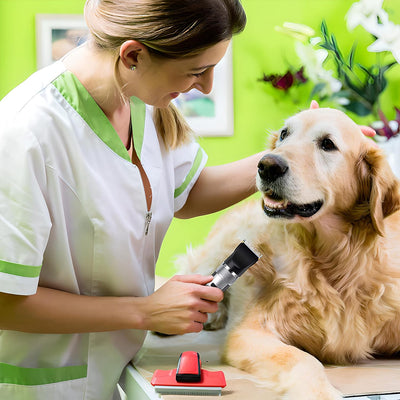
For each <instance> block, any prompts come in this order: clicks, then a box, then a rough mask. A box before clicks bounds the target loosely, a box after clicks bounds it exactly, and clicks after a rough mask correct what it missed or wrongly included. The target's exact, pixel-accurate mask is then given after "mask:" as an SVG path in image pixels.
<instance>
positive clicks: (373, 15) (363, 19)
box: [260, 0, 400, 139]
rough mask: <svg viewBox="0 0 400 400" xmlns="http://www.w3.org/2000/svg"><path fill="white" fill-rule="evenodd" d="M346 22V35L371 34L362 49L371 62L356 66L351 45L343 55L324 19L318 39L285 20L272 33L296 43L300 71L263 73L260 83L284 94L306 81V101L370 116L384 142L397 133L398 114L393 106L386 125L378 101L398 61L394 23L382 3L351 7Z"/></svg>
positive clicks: (372, 0) (398, 28) (398, 29)
mask: <svg viewBox="0 0 400 400" xmlns="http://www.w3.org/2000/svg"><path fill="white" fill-rule="evenodd" d="M346 20H347V28H348V30H349V31H352V30H353V29H354V28H356V27H357V26H361V27H363V28H364V29H365V31H366V32H368V33H369V34H370V35H371V39H372V40H371V41H372V43H371V44H370V45H369V46H368V47H367V51H368V52H370V53H376V62H375V63H373V64H371V65H363V64H361V63H360V62H357V60H356V51H357V45H353V47H352V48H351V50H350V51H349V52H348V54H347V55H345V54H344V53H343V51H342V50H341V48H340V46H339V44H338V41H337V39H336V36H335V35H334V34H333V33H331V32H329V30H328V26H327V23H326V22H325V21H322V23H321V27H320V31H321V34H320V36H317V35H316V33H315V31H314V30H313V29H312V28H310V27H308V26H306V25H302V24H295V23H289V22H286V23H285V24H283V26H282V27H276V29H277V30H278V31H280V32H283V33H285V34H289V35H291V36H292V37H294V38H295V39H296V42H295V51H296V54H297V56H298V57H299V59H300V61H301V68H300V69H298V70H296V69H293V68H291V69H289V70H288V71H287V72H285V74H283V75H281V76H280V75H277V74H272V75H266V74H264V76H263V78H262V79H260V80H261V81H263V82H269V83H271V84H272V85H273V86H274V87H276V88H277V89H280V90H284V91H286V92H287V91H289V90H290V89H291V88H292V87H296V86H299V85H302V84H303V83H305V82H308V81H310V82H311V83H312V90H311V93H310V98H317V99H318V100H319V101H324V100H329V101H330V102H332V103H334V105H335V106H338V107H343V108H344V109H346V110H347V111H351V112H352V113H354V114H356V115H357V116H360V117H366V116H372V117H373V118H375V119H377V120H379V121H378V122H377V123H375V124H374V125H373V127H374V128H375V130H376V131H377V133H378V135H381V136H385V137H386V138H388V139H389V138H391V137H392V136H395V135H397V134H398V133H399V130H400V128H399V126H400V110H399V108H396V107H394V110H395V119H394V120H392V121H389V120H388V118H386V116H385V113H384V112H383V111H382V107H381V101H380V99H381V94H382V93H383V92H384V91H385V89H386V88H387V85H388V81H387V78H386V73H387V71H389V70H390V69H391V68H393V67H394V66H396V65H397V64H398V63H400V25H396V24H394V23H393V22H391V21H390V19H389V15H388V13H387V12H386V11H385V10H384V9H383V0H360V1H357V2H355V3H353V4H352V6H351V7H350V9H349V11H348V12H347V14H346ZM330 67H331V69H330ZM332 68H333V69H332ZM299 73H300V75H299ZM298 75H299V76H300V78H297V76H298ZM399 102H400V99H399ZM391 112H393V110H392V111H391Z"/></svg>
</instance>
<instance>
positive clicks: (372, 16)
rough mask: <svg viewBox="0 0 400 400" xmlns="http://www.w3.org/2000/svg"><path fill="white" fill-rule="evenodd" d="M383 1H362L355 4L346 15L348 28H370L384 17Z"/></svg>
mask: <svg viewBox="0 0 400 400" xmlns="http://www.w3.org/2000/svg"><path fill="white" fill-rule="evenodd" d="M382 4H383V0H360V1H358V2H356V3H353V4H352V5H351V7H350V9H349V11H348V12H347V14H346V20H347V28H348V29H349V30H353V29H354V28H355V27H356V26H358V25H362V26H363V27H365V26H370V25H371V24H373V23H376V22H377V17H380V18H381V17H382V14H383V13H384V11H383V10H382Z"/></svg>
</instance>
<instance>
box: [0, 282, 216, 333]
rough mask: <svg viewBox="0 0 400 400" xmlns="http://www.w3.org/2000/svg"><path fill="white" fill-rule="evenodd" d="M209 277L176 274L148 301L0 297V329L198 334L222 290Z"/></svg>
mask: <svg viewBox="0 0 400 400" xmlns="http://www.w3.org/2000/svg"><path fill="white" fill-rule="evenodd" d="M211 280H212V277H204V276H200V275H185V276H175V277H173V278H171V279H170V280H169V281H168V282H166V283H165V285H163V286H162V287H161V288H160V289H159V290H157V291H156V292H154V293H153V294H152V295H150V296H147V297H97V296H83V295H78V294H72V293H67V292H63V291H60V290H54V289H49V288H44V287H39V288H38V291H37V293H36V294H35V295H32V296H17V295H11V294H5V293H0V329H6V330H16V331H22V332H30V333H82V332H103V331H113V330H120V329H144V330H154V331H157V332H162V333H167V334H183V333H189V332H200V331H201V330H202V329H203V323H204V322H206V321H207V313H209V312H210V313H212V312H215V311H217V308H218V305H217V303H216V302H219V301H221V300H222V298H223V293H222V291H221V290H219V289H217V288H213V287H208V286H203V285H204V284H205V283H207V282H210V281H211Z"/></svg>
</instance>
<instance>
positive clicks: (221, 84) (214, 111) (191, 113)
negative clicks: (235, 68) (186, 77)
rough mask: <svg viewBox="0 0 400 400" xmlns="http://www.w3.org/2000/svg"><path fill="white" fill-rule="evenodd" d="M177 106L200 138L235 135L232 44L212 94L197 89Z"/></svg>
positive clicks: (218, 69)
mask: <svg viewBox="0 0 400 400" xmlns="http://www.w3.org/2000/svg"><path fill="white" fill-rule="evenodd" d="M174 104H175V105H176V106H177V107H178V108H179V110H180V111H181V113H182V114H183V115H184V117H185V119H186V121H187V122H188V123H189V125H190V127H191V128H192V129H193V131H194V132H195V133H196V134H197V135H198V136H231V135H233V89H232V45H229V47H228V50H227V52H226V54H225V56H224V57H223V58H222V60H221V61H220V62H219V63H218V64H217V66H216V67H215V71H214V85H213V89H212V91H211V93H210V94H208V95H204V94H203V93H201V92H199V91H198V90H196V89H193V90H191V91H190V92H189V93H182V94H181V95H180V96H179V97H178V98H177V99H175V100H174Z"/></svg>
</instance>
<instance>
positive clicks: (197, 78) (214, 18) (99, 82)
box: [0, 0, 260, 400]
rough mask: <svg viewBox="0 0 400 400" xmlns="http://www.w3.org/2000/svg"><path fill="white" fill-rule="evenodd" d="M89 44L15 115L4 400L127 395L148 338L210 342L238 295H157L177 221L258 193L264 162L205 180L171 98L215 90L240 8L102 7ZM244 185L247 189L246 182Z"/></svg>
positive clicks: (118, 0)
mask: <svg viewBox="0 0 400 400" xmlns="http://www.w3.org/2000/svg"><path fill="white" fill-rule="evenodd" d="M85 18H86V22H87V25H88V27H89V30H90V39H89V41H88V43H87V44H86V45H84V46H82V47H80V48H78V49H77V50H75V51H73V52H71V53H69V54H68V55H67V56H66V57H65V58H64V59H63V60H62V61H60V62H56V63H55V64H54V65H52V66H50V67H47V68H45V69H43V70H41V71H38V72H37V73H35V74H34V75H33V76H32V77H30V78H29V79H28V80H27V81H25V82H24V83H22V84H21V85H20V86H19V87H18V88H16V89H14V90H13V91H12V92H11V93H10V94H9V95H8V96H6V98H5V99H4V100H3V101H2V102H1V103H0V116H1V120H2V124H1V128H0V154H1V160H2V162H1V167H0V168H1V176H2V177H3V178H2V179H1V180H0V199H1V201H0V204H1V205H0V207H1V218H0V232H1V239H2V246H1V250H0V292H1V294H0V321H1V322H0V329H2V331H1V335H0V398H2V399H3V398H4V399H13V400H15V399H40V400H46V399H68V400H76V399H85V400H89V399H91V400H102V399H111V398H117V397H116V396H117V391H116V384H117V382H118V379H119V377H120V375H121V372H122V370H123V368H124V367H125V366H126V364H127V363H128V362H129V361H130V360H131V359H132V358H133V357H134V355H135V354H136V352H137V351H138V349H139V348H140V346H141V345H142V342H143V340H144V337H145V332H146V330H156V331H159V332H164V333H170V334H183V333H187V332H199V331H200V330H201V329H202V324H203V323H204V322H205V321H206V320H207V313H212V312H215V311H216V310H217V302H219V301H221V299H222V297H223V294H222V292H221V291H220V290H219V289H217V288H212V287H207V286H204V284H205V283H207V282H209V281H210V280H211V277H202V276H176V277H174V278H172V279H171V280H170V281H168V282H167V283H166V284H165V285H164V286H163V287H162V288H161V289H159V290H157V291H156V292H154V293H153V288H154V269H155V263H156V260H157V256H158V253H159V249H160V246H161V242H162V240H163V237H164V235H165V232H166V230H167V228H168V226H169V224H170V222H171V220H172V218H173V216H174V215H175V216H177V217H179V218H189V217H194V216H197V215H201V214H205V213H210V212H214V211H217V210H220V209H222V208H225V207H227V206H229V205H231V204H233V203H236V202H238V201H240V200H241V199H243V198H245V197H247V196H249V195H250V194H252V193H254V191H255V187H254V175H255V174H254V171H255V169H256V165H257V162H258V160H259V158H260V156H259V155H255V156H253V157H250V158H248V159H245V160H242V161H238V162H235V163H232V164H229V165H225V166H220V167H205V162H206V156H205V154H204V152H203V151H202V150H201V148H200V147H199V146H198V144H196V143H195V142H194V141H193V140H192V138H191V136H190V132H189V129H188V127H187V125H186V123H185V122H184V121H183V120H182V118H181V117H180V115H179V113H178V112H177V111H176V110H175V109H174V108H173V107H172V105H171V100H172V99H173V98H175V97H177V96H178V95H179V94H180V93H182V92H187V91H189V90H191V89H193V88H196V89H198V90H200V91H201V92H203V93H209V92H210V91H211V87H212V80H213V69H214V66H215V65H216V64H217V63H218V62H219V61H220V59H221V58H222V57H223V55H224V53H225V51H226V48H227V46H228V44H229V41H230V39H231V37H232V35H234V34H236V33H238V32H240V31H241V30H242V29H243V28H244V26H245V14H244V11H243V9H242V7H241V5H240V3H239V1H238V0H198V1H192V0H108V1H105V0H104V1H103V0H88V1H87V3H86V5H85ZM232 177H234V178H235V179H232Z"/></svg>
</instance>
